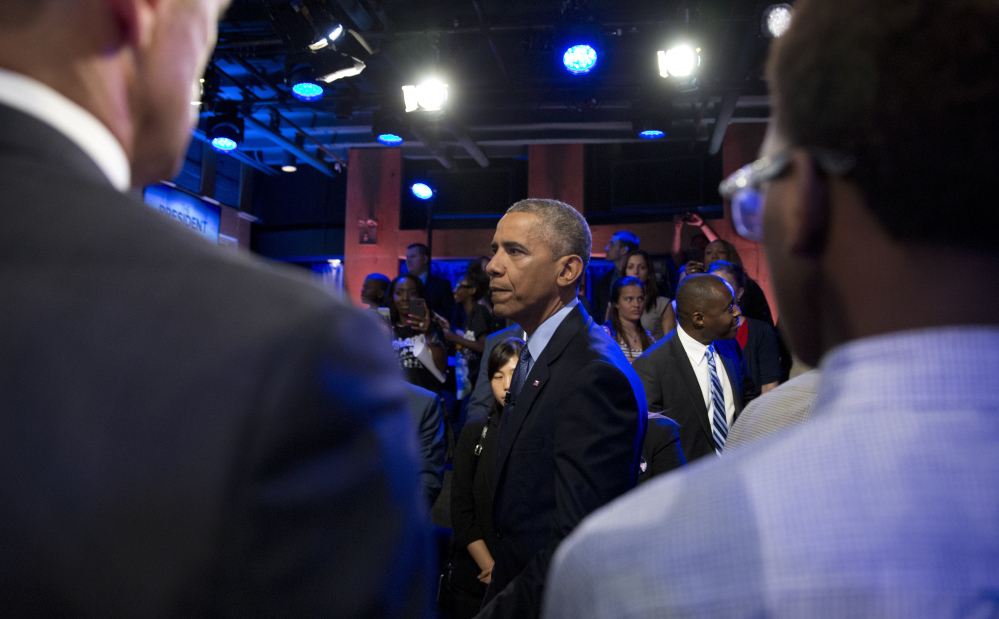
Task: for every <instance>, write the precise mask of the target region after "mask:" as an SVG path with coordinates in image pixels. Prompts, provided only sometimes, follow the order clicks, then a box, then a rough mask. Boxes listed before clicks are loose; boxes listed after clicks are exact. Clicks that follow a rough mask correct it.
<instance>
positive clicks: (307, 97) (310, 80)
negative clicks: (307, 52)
mask: <svg viewBox="0 0 999 619" xmlns="http://www.w3.org/2000/svg"><path fill="white" fill-rule="evenodd" d="M288 81H289V83H291V95H292V96H293V97H295V98H296V99H298V100H299V101H305V102H306V103H308V102H310V101H318V100H319V99H322V98H323V87H322V86H320V85H319V84H317V83H316V79H315V74H314V73H313V71H312V67H311V66H309V65H308V64H299V65H296V66H295V68H294V69H292V70H291V74H290V76H289V78H288Z"/></svg>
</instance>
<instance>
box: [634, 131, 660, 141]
mask: <svg viewBox="0 0 999 619" xmlns="http://www.w3.org/2000/svg"><path fill="white" fill-rule="evenodd" d="M638 137H640V138H642V139H643V140H661V139H663V138H664V137H666V132H665V131H660V130H658V129H648V130H646V131H640V132H639V133H638Z"/></svg>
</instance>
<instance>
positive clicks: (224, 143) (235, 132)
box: [205, 104, 244, 153]
mask: <svg viewBox="0 0 999 619" xmlns="http://www.w3.org/2000/svg"><path fill="white" fill-rule="evenodd" d="M243 129H244V126H243V119H242V118H240V117H239V114H238V113H237V111H236V108H235V106H233V105H224V104H219V105H218V106H217V109H216V113H215V116H213V117H211V118H209V119H208V130H207V131H206V132H205V133H206V134H207V135H208V142H209V144H211V145H212V148H214V149H215V150H216V151H218V152H220V153H228V152H231V151H233V150H235V149H236V148H237V147H238V146H239V144H240V143H241V142H242V141H243Z"/></svg>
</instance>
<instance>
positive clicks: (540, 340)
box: [527, 298, 579, 374]
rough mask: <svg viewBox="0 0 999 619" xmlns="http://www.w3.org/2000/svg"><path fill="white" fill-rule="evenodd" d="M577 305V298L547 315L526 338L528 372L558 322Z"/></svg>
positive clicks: (560, 322) (546, 344)
mask: <svg viewBox="0 0 999 619" xmlns="http://www.w3.org/2000/svg"><path fill="white" fill-rule="evenodd" d="M577 305H579V299H578V298H575V299H573V300H572V301H569V303H568V304H567V305H566V306H565V307H563V308H562V309H560V310H559V311H557V312H555V313H554V314H552V315H551V316H549V317H548V320H546V321H544V322H543V323H541V326H539V327H538V328H537V329H535V330H534V333H532V334H531V337H529V338H527V349H528V350H530V351H531V363H530V364H529V365H528V366H527V373H528V374H530V373H531V369H532V368H534V362H535V361H537V360H538V357H540V356H541V353H542V352H544V350H545V347H546V346H548V342H550V341H551V339H552V336H553V335H555V330H556V329H558V326H559V325H560V324H562V321H563V320H565V317H566V316H568V315H569V312H571V311H572V308H574V307H576V306H577Z"/></svg>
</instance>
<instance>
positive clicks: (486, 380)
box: [465, 325, 527, 421]
mask: <svg viewBox="0 0 999 619" xmlns="http://www.w3.org/2000/svg"><path fill="white" fill-rule="evenodd" d="M511 337H515V338H518V339H524V338H526V337H527V334H526V333H524V330H523V329H521V328H520V325H513V326H511V327H507V328H506V329H503V330H501V331H497V332H496V333H493V334H492V335H490V336H489V337H487V338H486V346H485V349H484V350H483V352H482V356H483V358H485V359H488V358H489V355H490V354H491V353H492V350H493V348H494V347H495V346H496V345H498V344H499V343H500V342H505V341H506V340H508V339H509V338H511ZM492 401H493V390H492V386H491V383H490V374H489V372H488V371H487V368H486V366H485V365H483V364H481V363H480V364H479V377H478V378H477V379H476V381H475V387H473V388H472V397H471V398H469V400H468V406H467V407H466V408H465V420H466V421H474V420H482V419H485V418H486V417H487V416H488V415H489V411H490V410H492Z"/></svg>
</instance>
